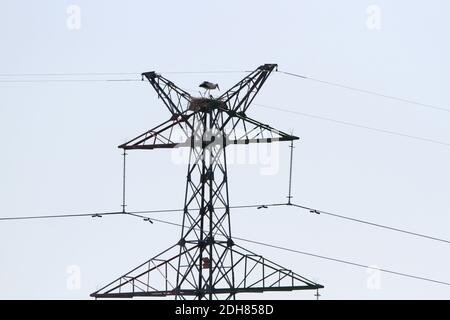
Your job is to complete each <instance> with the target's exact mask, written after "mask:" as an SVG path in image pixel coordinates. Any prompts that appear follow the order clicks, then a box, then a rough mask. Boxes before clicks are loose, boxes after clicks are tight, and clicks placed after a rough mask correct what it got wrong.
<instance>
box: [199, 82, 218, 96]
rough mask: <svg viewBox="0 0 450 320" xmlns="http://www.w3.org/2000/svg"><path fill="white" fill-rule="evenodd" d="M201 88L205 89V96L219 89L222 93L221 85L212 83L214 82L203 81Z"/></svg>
mask: <svg viewBox="0 0 450 320" xmlns="http://www.w3.org/2000/svg"><path fill="white" fill-rule="evenodd" d="M199 87H200V88H203V89H205V95H206V94H209V92H210V91H211V90H215V89H217V90H219V91H220V89H219V84H218V83H212V82H209V81H203V82H202V83H201V84H200V85H199ZM209 96H210V97H211V95H210V94H209Z"/></svg>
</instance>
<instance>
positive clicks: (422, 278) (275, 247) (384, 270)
mask: <svg viewBox="0 0 450 320" xmlns="http://www.w3.org/2000/svg"><path fill="white" fill-rule="evenodd" d="M234 238H235V239H238V240H241V241H245V242H250V243H254V244H258V245H262V246H266V247H271V248H274V249H279V250H284V251H289V252H293V253H298V254H302V255H306V256H310V257H315V258H319V259H324V260H329V261H334V262H339V263H343V264H347V265H351V266H355V267H361V268H364V269H368V268H369V269H374V268H373V267H371V266H369V265H365V264H361V263H357V262H352V261H347V260H342V259H337V258H331V257H326V256H322V255H318V254H315V253H310V252H305V251H300V250H296V249H291V248H286V247H282V246H278V245H274V244H270V243H265V242H261V241H255V240H250V239H244V238H239V237H234ZM376 270H379V271H381V272H385V273H390V274H394V275H397V276H402V277H408V278H412V279H416V280H422V281H428V282H433V283H438V284H443V285H446V286H450V283H449V282H445V281H440V280H435V279H431V278H425V277H422V276H417V275H413V274H408V273H404V272H398V271H393V270H388V269H381V268H380V269H376Z"/></svg>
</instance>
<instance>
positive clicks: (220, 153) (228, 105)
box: [91, 64, 323, 300]
mask: <svg viewBox="0 0 450 320" xmlns="http://www.w3.org/2000/svg"><path fill="white" fill-rule="evenodd" d="M276 67H277V65H275V64H265V65H262V66H260V67H258V68H257V69H256V70H255V71H253V72H251V73H249V74H248V75H247V76H246V77H245V78H244V79H242V80H241V81H239V82H238V83H237V84H236V85H234V86H233V87H232V88H231V89H229V90H228V91H226V92H225V93H224V94H222V95H221V96H220V97H218V98H214V97H212V96H211V95H209V97H206V96H205V97H192V96H191V95H190V94H189V93H187V92H186V91H184V90H182V89H181V88H179V87H177V86H176V85H175V84H174V83H173V82H171V81H169V80H167V79H166V78H164V77H163V76H161V75H159V74H157V73H155V72H145V73H143V74H142V76H143V79H144V77H145V78H146V79H147V80H148V81H149V82H150V84H151V85H152V86H153V88H154V89H155V90H156V92H157V94H158V97H159V98H160V99H161V100H162V101H163V103H164V104H165V106H166V107H167V109H169V111H170V113H171V117H170V119H169V120H167V121H166V122H164V123H162V124H160V125H158V126H156V127H155V128H153V129H151V130H149V131H147V132H145V133H143V134H141V135H140V136H138V137H136V138H134V139H132V140H131V141H129V142H127V143H125V144H122V145H120V146H119V148H122V149H124V150H131V149H150V150H151V149H158V148H179V147H187V148H189V152H190V155H189V165H188V170H187V181H186V191H185V197H184V214H183V220H182V228H181V237H180V240H179V241H178V242H177V243H176V244H175V245H173V246H171V247H170V248H168V249H167V250H165V251H164V252H162V253H160V254H158V255H157V256H155V257H153V258H151V259H150V260H148V261H146V262H144V263H143V264H141V265H139V266H138V267H136V268H135V269H133V270H131V271H130V272H128V273H126V274H125V275H123V276H121V277H120V278H118V279H116V280H114V281H113V282H111V283H110V284H108V285H107V286H105V287H104V288H102V289H100V290H98V291H96V292H95V293H93V294H91V296H93V297H95V298H119V297H123V298H131V297H138V296H149V297H164V296H175V299H187V298H194V299H210V300H211V299H219V298H225V299H235V296H236V294H237V293H250V292H263V291H290V290H309V289H313V290H318V289H320V288H323V286H322V285H319V284H317V283H314V282H312V281H310V280H308V279H306V278H304V277H302V276H300V275H298V274H296V273H294V272H293V271H291V270H289V269H286V268H284V267H282V266H280V265H278V264H275V263H273V262H272V261H270V260H267V259H265V258H264V257H262V256H261V255H257V254H255V253H253V252H251V251H249V250H246V249H244V248H243V247H241V246H240V245H238V244H237V243H235V242H234V241H233V239H232V236H231V223H230V201H229V193H228V178H227V158H226V152H225V150H226V147H227V146H230V145H233V144H249V143H273V142H276V141H292V140H296V139H298V138H297V137H295V136H292V135H289V134H286V133H284V132H281V131H279V130H275V129H274V128H272V127H270V126H269V125H266V124H263V123H260V122H258V121H256V120H254V119H252V118H250V117H248V116H247V115H246V111H247V109H248V108H249V106H250V104H251V103H252V101H253V99H254V98H255V96H256V94H257V93H258V92H259V90H260V89H261V87H262V85H263V84H264V82H265V81H266V80H267V78H268V77H269V75H270V74H271V72H272V71H273V70H274V69H275V68H276ZM180 133H181V134H180Z"/></svg>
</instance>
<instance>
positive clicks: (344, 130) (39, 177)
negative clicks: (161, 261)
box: [0, 0, 450, 299]
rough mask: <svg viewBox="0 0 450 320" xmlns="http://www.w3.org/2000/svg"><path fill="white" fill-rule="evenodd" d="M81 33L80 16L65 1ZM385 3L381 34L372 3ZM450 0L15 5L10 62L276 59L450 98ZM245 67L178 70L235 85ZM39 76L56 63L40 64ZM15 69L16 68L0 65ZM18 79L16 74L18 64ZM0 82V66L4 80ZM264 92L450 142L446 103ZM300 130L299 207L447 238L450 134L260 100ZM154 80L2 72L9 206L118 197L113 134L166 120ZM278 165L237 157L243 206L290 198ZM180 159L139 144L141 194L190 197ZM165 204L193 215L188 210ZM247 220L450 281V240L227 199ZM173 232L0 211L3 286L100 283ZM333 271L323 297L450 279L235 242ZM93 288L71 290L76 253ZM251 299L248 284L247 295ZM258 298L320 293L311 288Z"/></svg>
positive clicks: (53, 289)
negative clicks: (264, 170)
mask: <svg viewBox="0 0 450 320" xmlns="http://www.w3.org/2000/svg"><path fill="white" fill-rule="evenodd" d="M72 4H75V5H78V6H79V7H80V9H81V28H80V29H79V30H69V29H68V28H67V18H68V15H67V13H66V10H67V7H68V6H69V5H72ZM370 5H377V6H378V7H379V8H380V9H381V24H380V27H381V28H380V29H379V30H371V29H369V28H368V27H367V25H366V22H367V18H368V16H367V13H366V9H367V8H368V7H369V6H370ZM448 12H450V4H449V3H448V1H444V0H442V1H437V0H434V1H361V0H360V1H356V0H355V1H339V2H337V1H245V2H244V1H223V2H221V3H219V2H218V1H214V2H212V1H134V2H133V5H130V4H128V5H127V2H125V1H2V2H1V4H0V39H1V42H2V43H1V50H0V73H2V74H5V73H66V72H67V73H70V72H143V71H150V70H157V71H198V70H251V69H254V68H255V67H257V66H259V65H261V64H263V63H278V64H279V67H280V69H281V70H285V71H290V72H297V73H301V74H305V75H307V76H311V77H315V78H319V79H324V80H329V81H334V82H339V83H343V84H346V85H350V86H355V87H360V88H365V89H368V90H374V91H379V92H383V93H385V94H390V95H396V96H399V97H404V98H408V99H413V100H417V101H420V102H424V103H430V104H436V105H440V106H444V107H447V108H450V92H449V90H448V83H449V82H450V63H449V60H448V57H449V56H450V45H449V41H448V39H449V30H450V21H449V19H448ZM243 76H244V74H239V73H237V74H235V73H231V74H206V75H205V74H201V75H199V74H195V75H192V74H166V77H168V78H170V79H171V80H173V81H174V82H175V83H177V84H179V85H180V86H181V87H185V88H188V89H196V88H197V86H198V84H199V83H200V82H201V81H203V80H208V81H212V82H218V83H219V84H220V87H221V89H222V90H224V89H226V88H228V87H229V86H231V85H232V84H234V83H235V82H237V81H238V80H239V79H240V78H242V77H243ZM41 78H43V77H41ZM2 79H3V78H2ZM8 79H10V78H8ZM0 80H1V79H0ZM256 102H257V103H261V104H267V105H271V106H276V107H281V108H285V109H289V110H293V111H299V112H305V113H310V114H314V115H317V116H323V117H329V118H333V119H337V120H342V121H349V122H354V123H358V124H361V125H366V126H371V127H377V128H381V129H385V130H392V131H398V132H401V133H405V134H410V135H416V136H421V137H426V138H430V139H435V140H439V141H445V142H448V143H450V130H449V120H450V112H444V111H436V110H431V109H427V108H423V107H420V106H415V105H411V104H406V103H401V102H397V101H392V100H388V99H384V98H380V97H373V96H369V95H366V94H362V93H357V92H352V91H347V90H344V89H341V88H335V87H329V86H325V85H323V84H319V83H315V82H311V81H307V80H301V79H296V78H292V77H288V76H285V75H282V74H280V73H277V74H274V75H272V76H271V78H270V79H269V80H268V82H267V84H266V85H265V86H264V87H263V89H262V92H261V93H260V95H259V96H258V97H257V99H256ZM248 114H249V115H250V116H251V117H253V118H255V119H257V120H260V121H262V122H270V123H271V125H272V126H274V127H275V128H278V129H281V130H284V131H290V130H293V131H294V133H295V134H296V135H297V136H299V137H300V138H301V140H300V141H299V142H297V143H296V148H295V155H294V159H295V161H294V186H293V187H294V196H295V198H294V200H295V201H296V202H297V203H299V204H304V205H308V206H312V207H316V208H319V209H323V210H328V211H334V212H337V213H341V214H345V215H348V216H352V217H356V218H361V219H366V220H370V221H374V222H379V223H383V224H388V225H392V226H396V227H401V228H405V229H410V230H412V231H417V232H422V233H427V234H431V235H435V236H438V237H442V238H447V239H448V238H449V223H450V217H449V215H448V210H449V207H450V200H449V199H450V198H449V196H448V195H449V192H450V182H449V181H450V170H449V169H448V164H449V163H450V147H447V146H443V145H437V144H432V143H427V142H421V141H416V140H412V139H408V138H403V137H398V136H393V135H389V134H383V133H377V132H373V131H369V130H364V129H358V128H352V127H348V126H343V125H340V124H337V123H331V122H326V121H321V120H318V119H313V118H308V117H303V116H300V115H295V114H290V113H284V112H279V111H274V110H269V109H265V108H261V107H258V106H253V107H252V108H251V109H250V110H249V112H248ZM167 118H168V112H167V111H166V109H165V108H164V106H163V105H162V104H161V102H160V101H158V100H157V99H156V96H155V93H154V91H153V90H152V89H151V87H150V85H149V84H148V83H145V82H142V83H141V82H129V83H127V82H118V83H115V82H98V83H97V82H95V83H94V82H86V83H79V82H74V83H66V82H63V83H1V82H0V143H1V145H2V151H1V152H2V156H1V157H0V181H1V183H0V201H1V207H2V209H1V210H0V211H1V216H21V215H39V214H52V213H76V212H92V211H105V210H106V211H110V210H120V204H121V198H120V197H121V174H122V173H121V165H122V163H121V156H120V150H118V149H117V145H119V144H120V143H122V142H124V141H125V140H126V139H128V138H133V137H134V136H136V135H137V134H139V133H141V132H143V131H144V130H146V129H149V128H151V127H153V126H154V125H156V124H158V123H160V122H162V121H163V120H166V119H167ZM276 159H278V161H279V163H280V170H279V172H278V173H277V174H275V175H262V174H261V170H260V167H259V166H258V165H254V164H247V165H245V164H236V165H231V166H230V177H229V180H230V182H229V183H230V188H231V195H230V197H231V203H232V204H234V205H237V204H248V203H250V204H253V203H263V202H279V201H283V200H284V199H285V196H286V193H287V177H288V171H287V170H288V161H289V148H288V145H287V144H282V145H280V146H279V153H277V158H276ZM185 170H186V168H185V166H184V165H177V164H175V163H173V161H171V154H170V151H160V150H157V151H149V152H145V151H143V152H139V151H137V152H131V154H130V156H129V174H128V185H129V187H128V191H127V192H128V209H130V210H140V209H160V208H179V207H181V206H182V204H183V192H184V191H183V190H184V177H185ZM155 217H160V218H164V219H167V220H171V221H175V222H179V221H180V219H181V216H180V215H179V214H177V213H167V214H158V215H155ZM232 227H233V234H234V235H236V236H241V237H245V238H250V239H255V240H260V241H265V242H270V243H274V244H277V245H283V246H287V247H290V248H294V249H298V250H304V251H308V252H312V253H317V254H322V255H326V256H331V257H336V258H341V259H347V260H351V261H355V262H360V263H363V264H370V265H376V266H379V267H382V268H386V269H392V270H396V271H400V272H406V273H412V274H418V275H422V276H425V277H430V278H435V279H439V280H442V281H446V282H449V281H450V276H449V274H448V270H449V267H450V261H449V246H448V244H444V243H438V242H433V241H427V240H424V239H418V238H414V237H410V236H406V235H402V234H397V233H394V232H390V231H383V230H377V229H374V228H372V227H368V226H364V225H360V224H355V223H351V222H345V221H341V220H338V219H335V218H332V217H327V216H323V215H321V216H317V215H310V214H307V213H305V212H303V211H296V210H294V209H290V208H273V209H268V210H266V211H264V212H261V210H258V211H257V210H253V209H249V210H239V211H234V212H233V213H232ZM178 237H179V229H178V228H175V227H171V226H166V225H162V224H157V223H155V224H153V225H150V224H146V223H143V222H141V221H139V220H138V219H133V218H130V217H104V218H102V219H90V218H79V219H65V220H45V221H44V220H42V221H11V222H1V223H0V239H1V243H2V245H0V298H62V299H73V298H81V299H83V298H87V297H88V295H89V293H91V292H93V291H95V289H96V288H97V286H101V285H104V284H106V283H108V282H109V281H111V280H113V279H115V278H116V277H117V276H119V275H121V274H122V273H124V272H126V271H129V270H130V269H131V268H132V267H134V266H135V265H137V264H139V263H141V262H143V261H144V260H146V259H148V258H150V257H151V256H153V255H155V254H156V253H158V252H160V251H161V250H163V249H165V248H166V247H168V246H170V245H172V244H173V243H175V242H176V241H177V240H178ZM241 245H243V246H244V247H247V248H249V249H251V250H253V251H255V252H257V253H260V254H263V255H264V256H266V257H267V258H270V259H272V260H273V261H276V262H278V263H280V264H282V265H284V266H286V267H289V268H292V269H293V270H294V271H296V272H297V273H299V274H301V275H304V276H306V277H308V278H311V279H313V280H316V281H317V282H320V283H321V284H323V285H324V286H325V289H324V290H322V297H323V298H324V299H338V298H342V299H349V298H362V299H393V298H396V299H398V298H406V299H417V298H437V299H443V298H447V299H448V298H449V297H450V289H449V287H448V286H442V285H437V284H432V283H427V282H421V281H418V280H413V279H407V278H401V277H397V276H393V275H388V274H381V284H380V288H379V289H378V290H373V289H370V288H368V286H367V280H368V277H369V276H370V275H369V273H367V272H366V270H364V269H358V268H354V267H350V266H345V265H341V264H337V263H333V262H328V261H324V260H318V259H315V258H312V257H306V256H301V255H294V254H291V253H287V252H282V251H278V250H275V249H270V248H266V247H261V246H257V245H251V244H247V243H241ZM71 265H75V266H79V268H80V270H81V287H80V288H79V289H76V290H69V289H68V288H67V279H68V277H70V275H69V274H68V273H67V267H68V266H71ZM245 297H247V296H245ZM248 298H285V299H299V298H300V299H313V298H314V296H313V292H300V293H279V294H264V295H252V296H248Z"/></svg>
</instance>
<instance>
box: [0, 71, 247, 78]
mask: <svg viewBox="0 0 450 320" xmlns="http://www.w3.org/2000/svg"><path fill="white" fill-rule="evenodd" d="M247 72H250V71H245V70H212V71H159V73H166V74H226V73H247ZM141 73H142V72H65V73H0V77H63V76H74V77H78V76H133V75H134V76H141Z"/></svg>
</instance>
